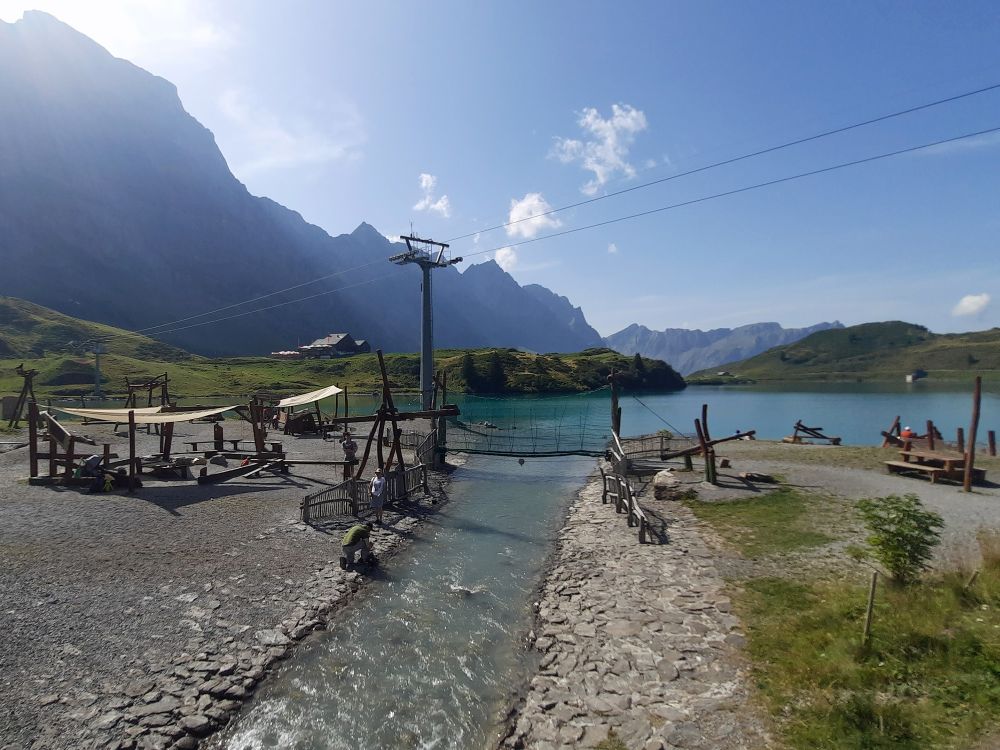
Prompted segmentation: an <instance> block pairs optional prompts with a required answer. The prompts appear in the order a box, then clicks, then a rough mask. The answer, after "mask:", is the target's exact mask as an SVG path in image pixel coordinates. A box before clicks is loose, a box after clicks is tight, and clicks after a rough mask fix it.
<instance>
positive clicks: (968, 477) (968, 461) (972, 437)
mask: <svg viewBox="0 0 1000 750" xmlns="http://www.w3.org/2000/svg"><path fill="white" fill-rule="evenodd" d="M982 397H983V378H982V376H980V375H976V384H975V386H974V387H973V389H972V423H971V424H970V425H969V447H968V450H966V451H965V477H964V479H963V481H962V489H963V490H964V491H965V492H972V469H973V468H974V464H975V463H976V432H977V431H978V430H979V406H980V403H981V402H982Z"/></svg>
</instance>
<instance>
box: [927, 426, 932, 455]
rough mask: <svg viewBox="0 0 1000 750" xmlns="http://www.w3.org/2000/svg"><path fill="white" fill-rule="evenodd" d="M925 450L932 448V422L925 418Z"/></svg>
mask: <svg viewBox="0 0 1000 750" xmlns="http://www.w3.org/2000/svg"><path fill="white" fill-rule="evenodd" d="M927 450H929V451H932V450H934V423H933V422H932V421H931V420H929V419H928V420H927Z"/></svg>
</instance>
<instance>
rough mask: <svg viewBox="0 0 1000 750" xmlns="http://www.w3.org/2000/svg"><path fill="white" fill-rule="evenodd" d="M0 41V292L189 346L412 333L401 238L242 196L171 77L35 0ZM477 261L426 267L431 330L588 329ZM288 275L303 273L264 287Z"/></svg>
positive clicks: (275, 345) (391, 346)
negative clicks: (332, 228) (5, 270)
mask: <svg viewBox="0 0 1000 750" xmlns="http://www.w3.org/2000/svg"><path fill="white" fill-rule="evenodd" d="M0 40H2V41H3V43H2V44H0V97H2V100H3V101H4V102H5V104H6V105H7V106H5V108H4V110H3V114H2V115H0V117H2V118H3V127H2V128H0V233H2V235H3V236H4V237H5V238H6V241H5V242H4V243H3V245H2V246H0V262H2V263H4V264H5V265H7V266H8V267H12V268H17V269H18V272H17V273H16V274H13V273H12V274H4V275H3V277H2V278H0V294H5V295H11V296H14V297H19V298H24V299H27V300H30V301H33V302H36V303H38V304H41V305H43V306H45V307H49V308H52V309H55V310H58V311H60V312H63V313H66V314H69V315H72V316H74V317H84V318H87V319H90V320H95V321H97V322H100V323H106V324H109V325H115V326H119V327H122V328H126V329H131V330H139V331H149V332H150V333H151V335H155V336H157V338H160V339H162V340H164V341H167V342H169V343H172V344H175V345H177V346H180V347H182V348H184V349H187V350H189V351H192V352H196V353H200V354H209V355H222V354H230V355H233V354H263V353H266V352H269V351H273V350H277V349H285V348H288V347H289V346H293V345H294V344H295V342H296V341H297V340H299V339H309V338H318V337H320V336H323V335H325V334H327V333H329V332H331V331H350V332H351V333H352V334H354V335H355V336H356V337H359V338H365V339H368V340H369V341H371V342H372V345H373V346H375V347H380V348H382V349H384V350H385V351H414V350H416V349H417V348H418V347H419V341H420V333H419V312H418V311H419V309H420V274H419V273H416V272H415V270H414V269H412V268H405V267H399V266H395V265H392V264H390V263H389V262H388V256H390V255H392V254H394V252H396V251H398V246H396V247H394V246H393V245H392V243H390V241H389V240H388V239H387V238H386V237H385V236H383V235H382V234H381V233H379V232H378V231H377V230H376V229H375V228H374V227H372V226H371V225H370V224H367V223H366V222H362V223H360V224H359V225H358V227H357V228H356V229H355V230H354V231H353V232H351V233H349V234H340V235H337V236H336V237H333V236H331V235H330V234H328V233H327V232H325V231H324V230H323V229H321V228H320V227H317V226H315V225H313V224H309V223H308V222H306V221H305V220H304V219H303V218H302V216H301V215H300V214H299V213H298V212H296V211H295V210H294V209H291V208H287V207H285V206H282V205H281V204H279V203H277V202H275V201H273V200H271V199H269V198H266V197H258V196H253V195H251V194H250V192H249V191H248V190H247V189H246V187H245V186H244V185H243V184H242V183H241V182H240V181H239V180H238V179H237V178H236V177H235V176H234V175H233V174H232V172H231V170H230V169H229V167H228V164H227V163H226V160H225V157H224V156H223V155H222V153H221V151H220V150H219V148H218V145H217V144H216V142H215V138H214V136H213V135H212V133H211V131H210V130H208V129H207V128H205V127H204V126H203V125H202V124H201V123H199V122H198V121H197V120H196V119H195V118H193V117H192V116H191V115H190V114H189V113H187V112H186V111H185V110H184V107H183V104H182V102H181V101H180V99H179V97H178V94H177V89H176V87H175V86H174V85H173V84H171V83H170V82H169V81H166V80H165V79H163V78H160V77H158V76H155V75H154V74H152V73H149V72H147V71H145V70H143V69H142V68H139V67H138V66H135V65H133V64H132V63H130V62H128V61H126V60H121V59H119V58H115V57H113V56H112V55H111V54H110V53H109V52H107V50H105V49H104V48H103V47H101V46H100V45H98V44H97V43H96V42H94V41H92V40H90V39H89V38H87V37H86V36H84V35H83V34H80V33H79V32H76V31H75V30H73V29H72V28H71V27H69V26H67V25H66V24H63V23H62V22H61V21H58V20H57V19H55V18H54V17H52V16H50V15H48V14H46V13H42V12H40V11H32V12H28V13H26V14H25V17H24V18H22V19H21V20H20V21H16V22H14V23H11V24H8V23H4V22H0ZM38 82H41V83H40V84H39V83H38ZM375 261H384V265H381V263H377V262H375ZM476 268H477V267H476V266H470V267H469V268H467V269H466V270H465V272H464V273H460V272H459V271H458V270H457V269H456V268H454V267H452V268H447V269H442V270H441V271H435V278H434V282H435V300H434V308H435V309H434V314H435V328H436V330H435V344H436V345H437V346H441V347H472V346H476V347H478V346H502V347H523V348H526V349H531V350H535V351H553V352H555V351H577V350H580V349H585V348H587V347H591V346H597V345H600V343H601V340H600V336H599V335H598V334H597V332H596V331H594V330H593V329H592V328H590V327H589V326H586V327H583V326H582V325H581V324H580V322H579V318H581V317H582V313H580V314H579V315H575V314H574V315H569V313H568V312H567V311H566V310H565V309H561V308H559V306H556V305H547V304H545V303H544V302H542V301H540V300H539V297H538V295H537V294H536V293H532V292H526V291H525V290H524V289H523V288H522V287H521V286H520V285H518V284H517V282H516V281H514V279H513V278H511V277H510V276H509V274H507V273H506V272H504V271H503V270H502V269H499V267H497V269H496V270H497V271H499V272H500V274H502V276H500V275H497V276H496V278H495V279H494V281H495V282H496V283H494V284H493V285H492V286H493V287H494V288H492V289H484V288H483V287H484V285H483V284H478V285H477V284H476V283H475V282H476V280H477V279H478V278H480V277H481V276H482V275H483V273H484V272H483V271H482V270H481V269H480V270H473V269H476ZM470 271H472V273H471V274H470V273H469V272H470ZM490 272H491V273H492V269H490ZM467 274H468V275H467ZM316 279H323V280H321V281H315V280H316ZM288 287H299V288H297V289H295V290H293V291H290V292H287V293H282V294H273V291H274V290H275V289H276V288H278V289H280V288H288ZM501 289H502V291H503V293H502V294H500V293H498V290H501ZM487 292H488V294H487ZM553 294H554V293H553ZM258 297H259V298H264V299H261V300H260V301H259V302H257V303H255V304H254V305H248V304H245V303H244V302H243V301H244V300H248V299H254V298H258ZM487 297H488V298H489V300H490V301H489V303H487V301H486V298H487ZM302 298H309V299H302ZM296 300H298V301H296ZM257 308H270V309H259V310H258V311H256V312H252V310H255V309H257ZM206 310H218V311H219V312H218V313H216V314H212V315H202V314H201V313H203V312H204V311H206ZM216 319H225V320H224V321H222V322H219V323H213V324H212V325H206V324H205V323H206V321H213V320H216ZM165 321H175V323H171V324H166V325H164V322H165ZM584 322H585V321H584ZM157 331H158V332H159V333H156V332H157Z"/></svg>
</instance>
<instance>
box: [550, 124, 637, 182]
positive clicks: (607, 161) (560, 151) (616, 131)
mask: <svg viewBox="0 0 1000 750" xmlns="http://www.w3.org/2000/svg"><path fill="white" fill-rule="evenodd" d="M577 124H578V125H579V126H580V128H581V129H582V130H583V131H584V139H583V140H576V139H573V138H556V143H555V146H553V148H552V152H551V154H550V155H551V156H552V157H554V158H556V159H558V160H559V161H561V162H562V163H563V164H572V163H574V162H579V163H580V166H582V167H583V168H584V169H585V170H587V171H588V172H592V173H593V175H594V177H593V179H592V180H590V181H589V182H587V183H586V184H585V185H583V187H581V188H580V189H581V190H582V191H583V193H584V194H586V195H594V194H595V193H596V192H597V191H598V190H599V189H600V188H601V187H602V186H603V185H604V184H605V183H607V182H608V180H610V179H611V178H612V177H614V176H615V175H616V174H619V173H620V174H622V175H623V176H625V177H634V176H635V167H633V166H632V165H631V164H629V162H628V154H629V149H630V148H631V146H632V143H633V142H634V141H635V136H636V134H637V133H641V132H642V131H643V130H645V129H646V127H647V125H648V124H647V122H646V115H645V114H643V112H642V111H641V110H638V109H636V108H635V107H633V106H632V105H630V104H614V105H612V107H611V116H610V117H608V118H607V119H605V118H604V117H602V116H601V114H600V112H598V111H597V110H596V109H594V108H593V107H588V108H587V109H585V110H583V112H581V113H580V116H579V119H578V120H577Z"/></svg>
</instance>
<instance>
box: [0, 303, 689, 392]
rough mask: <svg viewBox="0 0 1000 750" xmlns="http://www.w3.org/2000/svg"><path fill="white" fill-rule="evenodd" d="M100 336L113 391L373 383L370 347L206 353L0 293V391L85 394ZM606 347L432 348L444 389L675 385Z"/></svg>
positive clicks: (416, 370) (394, 368) (413, 371)
mask: <svg viewBox="0 0 1000 750" xmlns="http://www.w3.org/2000/svg"><path fill="white" fill-rule="evenodd" d="M98 337H99V338H101V339H102V340H103V341H104V342H105V346H106V347H107V354H105V355H102V357H101V373H102V382H103V387H104V391H105V393H106V394H108V395H111V396H120V395H122V394H123V393H124V391H125V377H126V376H128V377H129V378H131V379H132V380H143V379H148V378H152V377H154V376H156V375H160V374H162V373H164V372H166V373H168V374H169V376H170V380H171V385H170V390H171V392H172V393H175V394H179V395H183V396H188V397H197V396H243V395H246V394H249V393H251V392H253V391H255V390H259V389H265V390H269V391H275V392H278V393H296V392H302V391H306V390H310V389H312V388H316V387H319V386H321V385H327V384H329V383H338V384H341V385H344V386H347V387H350V388H355V389H367V390H371V389H373V388H376V387H379V386H380V379H379V375H378V360H377V358H376V355H374V354H365V355H358V356H355V357H348V358H344V359H338V360H301V361H281V360H272V359H267V358H263V357H245V358H229V359H209V358H205V357H199V356H195V355H192V354H189V353H188V352H185V351H183V350H181V349H178V348H176V347H173V346H169V345H167V344H162V343H160V342H158V341H155V340H153V339H150V338H146V337H144V336H137V335H135V334H132V333H129V332H128V331H123V330H120V329H117V328H112V327H109V326H103V325H100V324H97V323H90V322H87V321H82V320H77V319H75V318H71V317H68V316H66V315H61V314H59V313H56V312H54V311H52V310H49V309H47V308H44V307H40V306H38V305H34V304H31V303H29V302H23V301H21V300H16V299H12V298H9V297H2V298H0V395H4V394H16V393H18V392H19V390H20V388H21V382H22V381H21V378H20V377H19V376H18V375H16V374H15V372H14V369H15V367H17V365H19V364H21V363H22V362H23V363H24V365H25V367H27V368H33V369H35V370H38V372H39V374H38V375H37V376H36V378H35V391H36V393H37V394H38V396H39V397H43V396H75V395H81V394H89V393H92V392H93V384H94V356H93V354H91V353H90V351H91V347H90V345H89V343H88V342H92V341H93V340H94V339H95V338H98ZM385 361H386V369H387V370H388V373H389V378H390V383H391V384H392V386H393V387H394V388H399V389H404V390H415V389H417V388H418V387H419V378H420V358H419V356H418V355H417V354H387V355H386V357H385ZM640 362H641V364H639V366H638V367H637V361H636V359H635V358H634V357H626V356H624V355H621V354H618V353H616V352H613V351H611V350H610V349H588V350H586V351H584V352H580V353H577V354H531V353H527V352H521V351H516V350H510V349H480V350H440V351H438V352H435V369H436V370H438V371H439V372H444V371H447V372H448V388H449V390H450V391H451V392H453V393H458V392H465V391H473V392H482V393H487V392H490V393H492V392H509V393H550V392H564V391H587V390H592V389H594V388H599V387H601V386H603V385H606V384H607V377H608V374H609V373H610V372H611V370H612V368H613V369H615V370H616V371H617V372H619V373H621V375H622V378H621V383H622V385H623V386H624V387H625V388H629V389H643V390H677V389H680V388H683V387H684V380H683V378H681V377H680V375H678V374H677V373H676V372H674V371H673V370H672V369H671V368H670V367H669V366H668V365H666V364H664V363H663V362H660V361H658V360H649V359H642V360H640Z"/></svg>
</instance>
